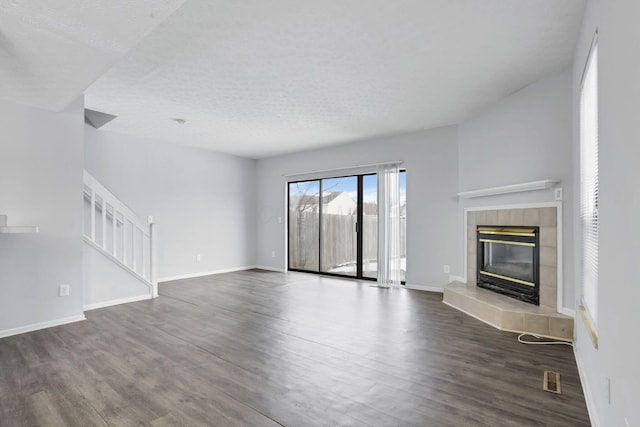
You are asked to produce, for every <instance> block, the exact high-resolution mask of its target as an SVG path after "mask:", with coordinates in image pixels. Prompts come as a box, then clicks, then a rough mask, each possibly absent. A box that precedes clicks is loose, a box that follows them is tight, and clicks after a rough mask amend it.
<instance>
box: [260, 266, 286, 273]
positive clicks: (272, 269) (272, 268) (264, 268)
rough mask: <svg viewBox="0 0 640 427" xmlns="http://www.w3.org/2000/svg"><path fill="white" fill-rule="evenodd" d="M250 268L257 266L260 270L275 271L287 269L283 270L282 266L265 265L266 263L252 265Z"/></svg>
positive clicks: (284, 271)
mask: <svg viewBox="0 0 640 427" xmlns="http://www.w3.org/2000/svg"><path fill="white" fill-rule="evenodd" d="M252 268H257V269H260V270H267V271H275V272H277V273H286V272H287V270H285V269H284V268H276V267H267V266H266V265H254V266H253V267H252Z"/></svg>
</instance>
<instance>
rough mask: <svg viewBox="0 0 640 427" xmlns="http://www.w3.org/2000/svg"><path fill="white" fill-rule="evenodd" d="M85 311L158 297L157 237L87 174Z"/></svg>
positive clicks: (149, 224) (145, 222) (146, 222)
mask: <svg viewBox="0 0 640 427" xmlns="http://www.w3.org/2000/svg"><path fill="white" fill-rule="evenodd" d="M83 209H84V224H83V237H84V243H85V245H84V249H83V256H84V308H85V310H91V309H95V308H101V307H106V306H110V305H115V304H121V303H125V302H132V301H139V300H142V299H150V298H155V297H157V295H158V286H157V281H156V274H155V271H156V265H157V262H156V250H155V247H156V237H155V225H154V224H153V220H152V217H148V218H145V219H143V218H141V217H140V216H138V215H137V214H135V213H134V212H133V211H132V210H131V209H130V208H129V207H128V206H127V205H125V204H124V203H123V202H122V201H121V200H119V199H118V198H117V197H116V196H115V195H114V194H113V193H112V192H110V191H109V190H108V189H106V188H105V187H104V186H103V185H102V184H100V182H98V180H96V179H95V178H94V177H93V176H92V175H91V174H90V173H89V172H87V171H84V204H83Z"/></svg>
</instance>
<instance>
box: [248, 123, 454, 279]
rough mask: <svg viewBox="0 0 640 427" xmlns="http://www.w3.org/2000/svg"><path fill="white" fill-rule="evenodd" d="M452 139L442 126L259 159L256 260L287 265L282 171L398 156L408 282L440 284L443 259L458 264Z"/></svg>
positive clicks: (448, 129)
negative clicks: (402, 180) (404, 183)
mask: <svg viewBox="0 0 640 427" xmlns="http://www.w3.org/2000/svg"><path fill="white" fill-rule="evenodd" d="M456 141H457V131H456V128H455V127H446V128H439V129H434V130H430V131H425V132H419V133H413V134H408V135H402V136H395V137H389V138H380V139H376V140H371V141H364V142H357V143H352V144H348V145H342V146H337V147H331V148H326V149H321V150H315V151H309V152H303V153H298V154H291V155H286V156H279V157H273V158H269V159H263V160H259V161H258V162H257V172H256V186H257V195H258V206H257V209H258V215H257V222H258V225H257V236H258V238H257V254H256V260H257V264H258V265H262V266H267V267H271V268H279V269H284V268H286V263H287V262H286V256H287V254H286V251H285V233H286V215H285V210H286V198H285V197H286V184H285V182H286V180H285V177H284V176H283V175H285V174H291V173H300V172H310V171H316V170H321V169H333V168H349V167H352V166H357V165H364V164H371V163H377V162H386V161H393V160H402V161H404V164H403V166H404V167H405V168H406V170H407V283H408V284H412V285H422V286H433V287H443V286H444V285H445V284H446V283H448V281H449V274H444V273H443V265H444V264H449V265H451V268H452V271H461V270H462V267H461V265H460V261H461V260H460V259H459V257H457V251H456V248H457V246H456V245H457V240H458V237H459V236H458V232H459V230H458V217H457V198H456V196H455V194H456V192H457V189H458V171H457V156H458V153H457V143H456ZM278 217H280V218H282V220H283V221H282V223H278ZM272 251H275V253H276V256H275V257H271V252H272Z"/></svg>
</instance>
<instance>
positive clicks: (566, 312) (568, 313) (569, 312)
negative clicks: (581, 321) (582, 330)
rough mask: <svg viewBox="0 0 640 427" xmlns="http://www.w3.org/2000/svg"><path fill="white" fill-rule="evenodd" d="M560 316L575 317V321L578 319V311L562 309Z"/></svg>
mask: <svg viewBox="0 0 640 427" xmlns="http://www.w3.org/2000/svg"><path fill="white" fill-rule="evenodd" d="M560 314H564V315H565V316H569V317H573V318H574V319H575V318H576V311H575V310H574V309H572V308H566V307H564V308H562V309H561V310H560Z"/></svg>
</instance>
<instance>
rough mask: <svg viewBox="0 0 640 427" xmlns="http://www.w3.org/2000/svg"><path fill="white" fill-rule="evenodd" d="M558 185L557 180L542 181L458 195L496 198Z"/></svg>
mask: <svg viewBox="0 0 640 427" xmlns="http://www.w3.org/2000/svg"><path fill="white" fill-rule="evenodd" d="M558 183H560V181H559V180H557V179H543V180H541V181H531V182H524V183H522V184H512V185H503V186H501V187H491V188H482V189H479V190H472V191H463V192H462V193H458V197H460V198H462V199H472V198H474V197H486V196H496V195H499V194H509V193H520V192H524V191H536V190H546V189H549V188H553V187H555V186H556V185H558Z"/></svg>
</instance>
